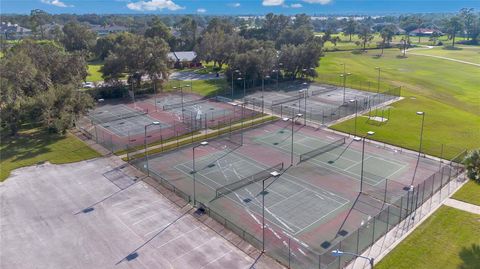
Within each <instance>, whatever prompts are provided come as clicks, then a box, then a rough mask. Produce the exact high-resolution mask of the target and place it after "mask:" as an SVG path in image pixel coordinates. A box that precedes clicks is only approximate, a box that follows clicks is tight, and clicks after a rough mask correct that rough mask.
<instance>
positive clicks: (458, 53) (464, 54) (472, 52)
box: [409, 45, 480, 64]
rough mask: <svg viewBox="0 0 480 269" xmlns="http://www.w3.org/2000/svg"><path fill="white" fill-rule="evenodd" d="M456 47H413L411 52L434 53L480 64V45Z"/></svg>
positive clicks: (434, 54)
mask: <svg viewBox="0 0 480 269" xmlns="http://www.w3.org/2000/svg"><path fill="white" fill-rule="evenodd" d="M455 48H456V49H447V48H445V47H434V48H432V49H411V50H410V51H409V52H411V53H416V54H424V55H433V56H441V57H447V58H452V59H456V60H461V61H466V62H471V63H476V64H480V46H464V45H459V46H457V47H455Z"/></svg>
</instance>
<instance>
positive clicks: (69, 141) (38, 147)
mask: <svg viewBox="0 0 480 269" xmlns="http://www.w3.org/2000/svg"><path fill="white" fill-rule="evenodd" d="M99 156H100V155H99V154H98V153H97V152H96V151H94V150H92V149H91V148H90V147H88V146H87V145H86V144H85V143H83V142H82V141H81V140H79V139H78V138H76V137H75V136H73V135H71V134H67V135H58V134H51V133H48V132H46V131H43V130H41V129H38V128H33V129H28V130H23V131H21V132H20V133H19V134H18V136H17V137H15V138H2V140H1V143H0V166H1V168H2V169H0V181H4V180H5V179H7V178H8V176H9V175H10V171H12V170H14V169H17V168H20V167H25V166H29V165H34V164H37V163H39V162H45V161H49V162H51V163H55V164H61V163H71V162H78V161H81V160H87V159H91V158H95V157H99Z"/></svg>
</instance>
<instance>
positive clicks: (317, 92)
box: [311, 86, 337, 96]
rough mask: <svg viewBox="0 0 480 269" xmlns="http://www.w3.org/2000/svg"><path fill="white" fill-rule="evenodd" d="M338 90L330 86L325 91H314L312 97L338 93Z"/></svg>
mask: <svg viewBox="0 0 480 269" xmlns="http://www.w3.org/2000/svg"><path fill="white" fill-rule="evenodd" d="M336 90H337V87H335V86H329V87H326V88H325V89H320V90H313V91H311V95H312V96H315V95H320V94H324V93H327V92H333V91H336Z"/></svg>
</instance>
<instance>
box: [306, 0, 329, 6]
mask: <svg viewBox="0 0 480 269" xmlns="http://www.w3.org/2000/svg"><path fill="white" fill-rule="evenodd" d="M303 2H306V3H309V4H320V5H326V4H328V3H330V2H332V0H303Z"/></svg>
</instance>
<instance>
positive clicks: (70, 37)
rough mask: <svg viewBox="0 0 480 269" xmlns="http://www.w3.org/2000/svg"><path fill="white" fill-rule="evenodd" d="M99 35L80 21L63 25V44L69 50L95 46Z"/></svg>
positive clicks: (86, 48)
mask: <svg viewBox="0 0 480 269" xmlns="http://www.w3.org/2000/svg"><path fill="white" fill-rule="evenodd" d="M96 38H97V35H96V33H94V32H93V31H92V30H91V29H90V28H88V27H87V26H85V25H82V24H80V23H78V22H69V23H67V24H65V25H64V26H63V38H62V44H63V45H64V46H65V48H66V49H67V50H68V51H81V50H84V51H87V50H90V49H91V48H93V47H94V46H95V42H96Z"/></svg>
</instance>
